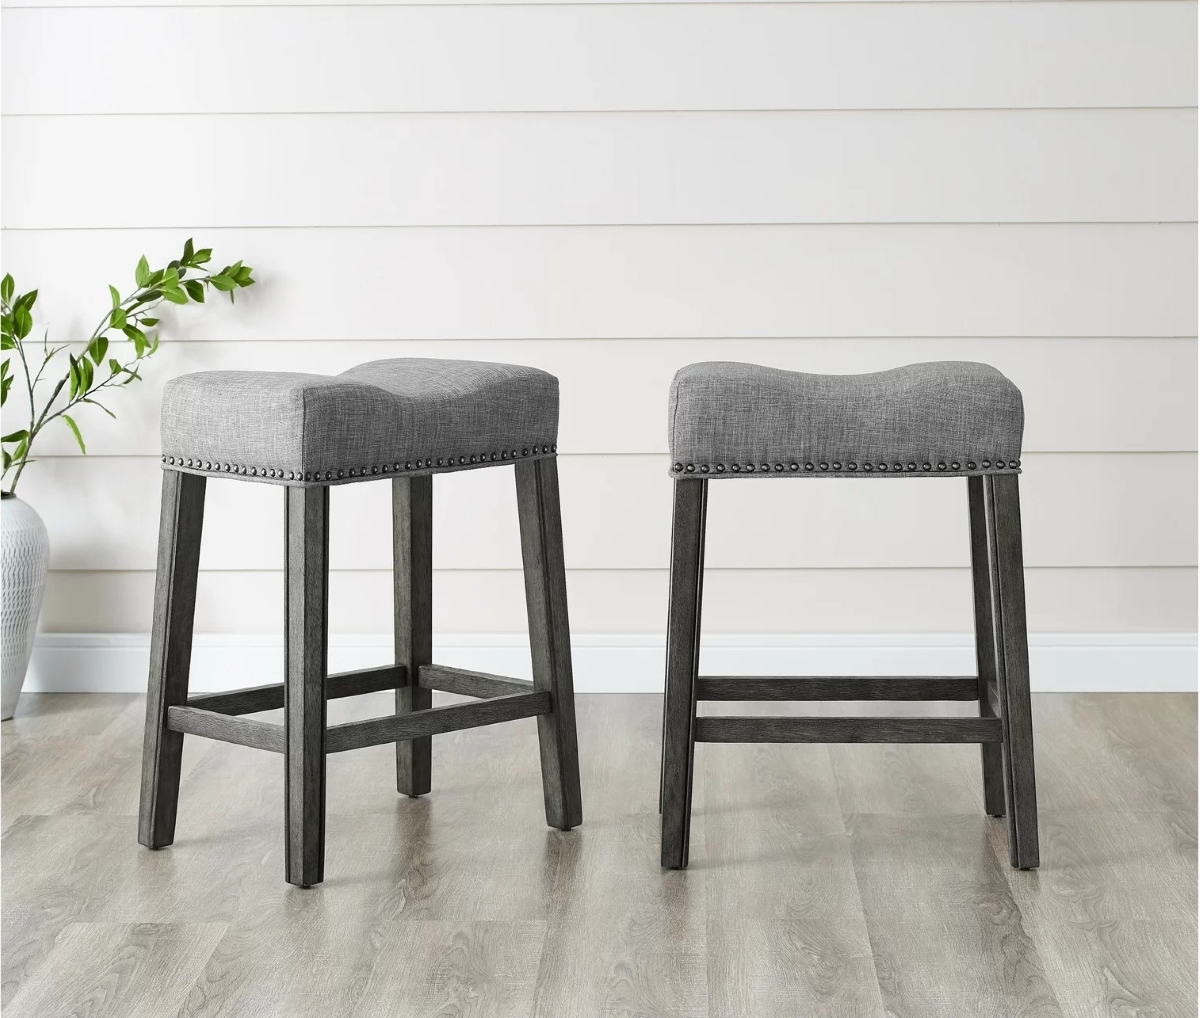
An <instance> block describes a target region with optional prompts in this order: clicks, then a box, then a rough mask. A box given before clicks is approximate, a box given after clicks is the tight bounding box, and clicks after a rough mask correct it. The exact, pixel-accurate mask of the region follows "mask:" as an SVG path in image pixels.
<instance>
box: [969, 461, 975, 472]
mask: <svg viewBox="0 0 1200 1018" xmlns="http://www.w3.org/2000/svg"><path fill="white" fill-rule="evenodd" d="M967 469H968V470H974V469H975V461H974V460H971V461H970V462H969V463H968V464H967Z"/></svg>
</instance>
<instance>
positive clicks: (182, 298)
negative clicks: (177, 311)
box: [163, 289, 188, 304]
mask: <svg viewBox="0 0 1200 1018" xmlns="http://www.w3.org/2000/svg"><path fill="white" fill-rule="evenodd" d="M163 296H164V297H166V298H167V300H169V301H170V302H171V303H172V304H186V303H187V302H188V299H187V294H186V293H184V292H183V291H182V290H179V289H174V290H166V289H164V290H163Z"/></svg>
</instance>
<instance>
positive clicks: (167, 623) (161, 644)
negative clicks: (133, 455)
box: [138, 470, 205, 848]
mask: <svg viewBox="0 0 1200 1018" xmlns="http://www.w3.org/2000/svg"><path fill="white" fill-rule="evenodd" d="M162 484H163V486H162V511H161V513H160V515H159V521H158V572H157V575H156V577H155V581H154V617H153V619H152V621H151V626H150V681H149V686H148V691H147V696H146V732H145V736H144V739H143V743H142V788H141V806H140V817H141V819H140V820H139V822H138V842H139V843H140V844H143V845H145V846H146V847H147V848H161V847H162V846H164V845H169V844H171V841H172V840H173V838H174V837H175V814H176V810H177V808H178V805H179V768H180V763H181V761H182V758H183V735H182V734H181V733H179V732H172V731H171V730H170V729H168V728H167V708H169V707H173V706H176V705H178V704H182V703H183V702H184V701H185V700H187V691H188V675H189V673H190V670H191V666H192V621H193V618H194V616H195V613H196V581H197V577H198V574H199V569H200V533H201V529H202V528H203V524H204V485H205V480H204V478H203V477H198V476H196V475H194V474H183V473H180V472H179V471H178V470H164V471H163V476H162Z"/></svg>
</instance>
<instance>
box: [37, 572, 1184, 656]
mask: <svg viewBox="0 0 1200 1018" xmlns="http://www.w3.org/2000/svg"><path fill="white" fill-rule="evenodd" d="M391 584H392V576H391V573H390V572H388V571H385V570H380V571H373V572H334V573H333V574H332V575H331V576H330V582H329V590H330V605H329V608H330V616H329V618H330V628H331V630H332V631H333V632H335V633H388V632H391V625H392V618H391V611H392V586H391ZM1025 584H1026V600H1027V603H1028V611H1029V627H1030V629H1031V630H1032V631H1033V632H1042V633H1136V632H1159V633H1162V632H1166V633H1184V632H1194V631H1195V626H1196V609H1197V604H1196V570H1195V569H1029V570H1027V571H1026V576H1025ZM153 592H154V574H153V573H152V572H117V573H102V572H101V573H94V572H82V573H81V572H52V573H51V574H50V579H49V585H48V588H47V594H46V606H45V609H44V610H43V614H42V630H43V632H70V633H76V632H114V633H144V632H147V631H148V630H149V627H150V617H151V611H152V606H153V605H152V602H153ZM567 592H568V597H569V600H570V605H571V629H572V631H573V632H575V633H659V634H661V633H662V632H663V631H664V629H665V627H666V613H667V571H666V570H665V569H663V570H643V571H636V572H621V571H615V570H610V571H606V570H590V571H576V570H572V571H569V572H568V574H567ZM433 593H434V597H433V624H434V629H435V631H436V632H439V633H524V632H525V631H526V621H525V588H524V585H523V581H522V579H521V574H520V573H519V572H517V571H504V572H499V571H497V572H469V571H458V572H456V571H442V570H438V571H435V573H434V579H433ZM196 604H197V609H196V611H197V614H196V626H197V631H198V632H202V633H242V634H248V635H254V634H262V633H280V632H282V629H283V573H282V572H277V573H266V572H260V573H249V572H240V573H239V572H233V573H212V572H205V573H202V574H201V576H200V585H199V591H198V597H197V602H196ZM971 618H972V617H971V578H970V573H969V572H968V571H967V570H966V569H825V570H821V569H809V570H785V569H775V570H760V571H752V570H740V569H728V570H725V569H716V570H713V571H711V572H710V573H709V574H708V576H707V577H706V578H705V583H704V625H705V629H706V630H707V631H708V632H710V633H905V632H910V633H911V632H917V633H928V632H958V633H966V632H970V630H971V625H972V622H971ZM710 670H711V668H710ZM858 670H859V671H863V672H866V671H870V670H871V668H870V667H869V666H868V665H866V664H862V665H861V666H860V667H859V668H858Z"/></svg>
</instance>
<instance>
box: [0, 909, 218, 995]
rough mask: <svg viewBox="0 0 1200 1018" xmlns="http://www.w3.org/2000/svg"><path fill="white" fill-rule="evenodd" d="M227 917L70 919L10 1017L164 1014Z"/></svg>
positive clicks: (185, 986)
mask: <svg viewBox="0 0 1200 1018" xmlns="http://www.w3.org/2000/svg"><path fill="white" fill-rule="evenodd" d="M224 931H225V926H224V924H223V923H189V924H163V923H72V924H71V925H70V926H68V927H66V928H65V929H64V930H63V931H62V933H60V934H59V936H58V939H57V941H56V942H55V946H54V951H53V952H52V953H51V955H50V958H49V959H48V960H47V964H46V965H45V966H43V967H42V969H41V971H40V972H39V973H38V974H37V975H36V976H34V978H33V979H31V980H30V981H29V982H28V983H27V984H26V985H25V986H23V987H22V988H21V991H20V992H19V993H18V994H17V995H16V997H15V998H14V1000H13V1001H12V1003H11V1004H9V1005H8V1006H7V1007H5V1009H4V1011H5V1014H6V1015H8V1016H10V1018H67V1016H72V1018H74V1016H80V1018H82V1016H85V1015H86V1016H87V1018H161V1016H162V1015H163V1014H167V1013H170V1012H171V1011H172V1010H173V1009H174V1007H175V1006H176V1005H177V1004H178V1003H179V1002H180V1001H182V999H183V998H184V997H185V996H186V994H187V992H188V990H189V988H190V987H191V984H192V982H193V981H194V980H195V978H196V975H197V973H198V972H199V971H200V969H201V968H203V966H204V963H205V962H206V961H207V960H208V957H209V955H210V954H212V951H213V948H214V947H216V944H217V941H218V940H220V938H221V935H222V934H223V933H224Z"/></svg>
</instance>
